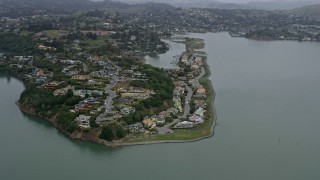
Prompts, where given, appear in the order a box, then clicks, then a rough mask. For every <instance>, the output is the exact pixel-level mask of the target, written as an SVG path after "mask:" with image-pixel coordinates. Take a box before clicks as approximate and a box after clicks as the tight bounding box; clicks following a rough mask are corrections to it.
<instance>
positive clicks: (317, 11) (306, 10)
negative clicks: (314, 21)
mask: <svg viewBox="0 0 320 180" xmlns="http://www.w3.org/2000/svg"><path fill="white" fill-rule="evenodd" d="M289 12H290V13H294V14H298V15H304V16H310V17H320V4H316V5H310V6H305V7H302V8H297V9H293V10H291V11H289Z"/></svg>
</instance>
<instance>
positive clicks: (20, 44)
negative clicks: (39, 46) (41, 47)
mask: <svg viewBox="0 0 320 180" xmlns="http://www.w3.org/2000/svg"><path fill="white" fill-rule="evenodd" d="M0 39H1V41H0V51H2V52H7V53H8V54H15V55H24V56H25V55H32V54H33V51H34V46H35V43H34V42H33V40H32V38H31V37H30V36H23V35H20V34H17V33H0Z"/></svg>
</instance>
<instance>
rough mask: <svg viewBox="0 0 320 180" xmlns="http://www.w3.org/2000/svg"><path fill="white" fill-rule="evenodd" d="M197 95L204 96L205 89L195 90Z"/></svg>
mask: <svg viewBox="0 0 320 180" xmlns="http://www.w3.org/2000/svg"><path fill="white" fill-rule="evenodd" d="M197 93H198V94H206V89H205V88H199V89H197Z"/></svg>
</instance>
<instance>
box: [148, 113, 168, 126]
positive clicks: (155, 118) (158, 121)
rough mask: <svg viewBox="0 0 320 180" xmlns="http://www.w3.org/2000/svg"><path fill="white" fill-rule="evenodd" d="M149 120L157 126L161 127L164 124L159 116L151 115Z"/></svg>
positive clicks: (163, 120)
mask: <svg viewBox="0 0 320 180" xmlns="http://www.w3.org/2000/svg"><path fill="white" fill-rule="evenodd" d="M150 119H151V120H152V121H153V122H155V123H156V124H157V125H163V124H165V123H166V121H165V119H164V118H162V117H161V116H157V115H153V116H151V117H150Z"/></svg>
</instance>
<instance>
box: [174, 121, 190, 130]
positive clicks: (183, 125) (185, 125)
mask: <svg viewBox="0 0 320 180" xmlns="http://www.w3.org/2000/svg"><path fill="white" fill-rule="evenodd" d="M194 126H195V124H194V123H193V122H189V121H182V122H179V123H178V124H176V125H175V126H174V128H177V129H185V128H193V127H194Z"/></svg>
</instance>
